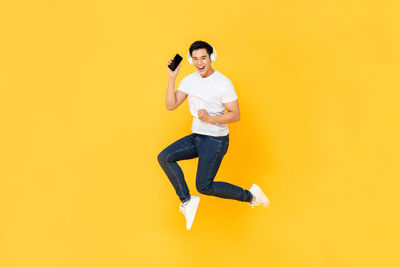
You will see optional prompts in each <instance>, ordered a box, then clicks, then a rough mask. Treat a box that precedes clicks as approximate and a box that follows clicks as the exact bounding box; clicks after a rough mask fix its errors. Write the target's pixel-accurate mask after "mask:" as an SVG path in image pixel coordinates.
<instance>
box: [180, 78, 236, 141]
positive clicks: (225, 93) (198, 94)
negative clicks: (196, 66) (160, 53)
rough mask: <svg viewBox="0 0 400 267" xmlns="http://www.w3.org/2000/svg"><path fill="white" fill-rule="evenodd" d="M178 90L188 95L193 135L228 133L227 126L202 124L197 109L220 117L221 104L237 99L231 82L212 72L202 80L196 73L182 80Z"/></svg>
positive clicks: (222, 107)
mask: <svg viewBox="0 0 400 267" xmlns="http://www.w3.org/2000/svg"><path fill="white" fill-rule="evenodd" d="M178 90H179V91H182V92H183V93H185V94H187V95H188V102H189V109H190V113H191V114H192V115H193V123H192V132H193V133H198V134H204V135H211V136H225V135H227V134H228V133H229V129H228V126H227V124H219V123H209V122H204V121H201V120H200V119H199V118H198V116H197V111H198V110H199V109H205V110H207V112H208V114H209V115H210V116H219V115H222V114H224V111H225V106H224V105H223V103H228V102H232V101H234V100H236V99H237V98H238V97H237V95H236V92H235V89H234V88H233V84H232V82H231V81H230V80H229V79H228V78H227V77H225V76H224V75H223V74H221V73H220V72H218V71H217V70H214V73H213V74H211V75H210V76H208V77H206V78H203V77H201V75H200V73H199V72H197V71H196V72H194V73H191V74H189V75H188V76H186V77H184V78H183V79H182V81H181V83H180V84H179V87H178Z"/></svg>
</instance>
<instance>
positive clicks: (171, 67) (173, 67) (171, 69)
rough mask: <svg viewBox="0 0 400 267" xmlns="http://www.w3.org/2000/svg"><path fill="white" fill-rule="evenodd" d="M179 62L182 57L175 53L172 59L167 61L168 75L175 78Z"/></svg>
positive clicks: (179, 65)
mask: <svg viewBox="0 0 400 267" xmlns="http://www.w3.org/2000/svg"><path fill="white" fill-rule="evenodd" d="M181 62H182V57H181V56H180V55H179V54H176V55H175V57H174V58H173V59H171V60H170V61H168V65H167V69H168V75H169V76H170V77H171V78H176V76H178V73H179V69H180V67H181Z"/></svg>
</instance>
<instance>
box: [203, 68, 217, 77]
mask: <svg viewBox="0 0 400 267" xmlns="http://www.w3.org/2000/svg"><path fill="white" fill-rule="evenodd" d="M214 72H215V70H214V69H210V70H209V71H208V72H207V73H204V75H201V74H200V76H201V77H202V78H207V77H208V76H210V75H211V74H213V73H214Z"/></svg>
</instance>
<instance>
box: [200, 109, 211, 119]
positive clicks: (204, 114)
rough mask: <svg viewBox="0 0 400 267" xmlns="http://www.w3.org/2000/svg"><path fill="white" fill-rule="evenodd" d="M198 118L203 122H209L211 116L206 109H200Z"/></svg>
mask: <svg viewBox="0 0 400 267" xmlns="http://www.w3.org/2000/svg"><path fill="white" fill-rule="evenodd" d="M197 116H198V117H199V120H201V121H208V119H209V118H210V115H208V112H207V110H205V109H199V110H198V111H197Z"/></svg>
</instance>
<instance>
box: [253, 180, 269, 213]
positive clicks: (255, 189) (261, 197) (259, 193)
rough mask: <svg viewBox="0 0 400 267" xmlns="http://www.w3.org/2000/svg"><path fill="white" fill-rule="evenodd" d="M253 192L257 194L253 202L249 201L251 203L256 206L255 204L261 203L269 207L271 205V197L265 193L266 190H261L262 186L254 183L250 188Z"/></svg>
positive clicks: (254, 194)
mask: <svg viewBox="0 0 400 267" xmlns="http://www.w3.org/2000/svg"><path fill="white" fill-rule="evenodd" d="M249 191H250V192H251V194H252V195H253V196H255V200H254V201H253V202H249V205H250V206H251V207H252V208H254V207H255V206H258V205H261V206H263V207H265V208H266V207H268V206H269V199H268V198H267V196H266V195H265V194H264V192H263V191H262V190H261V188H260V187H259V186H258V185H256V184H253V185H252V186H251V188H250V189H249Z"/></svg>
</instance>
